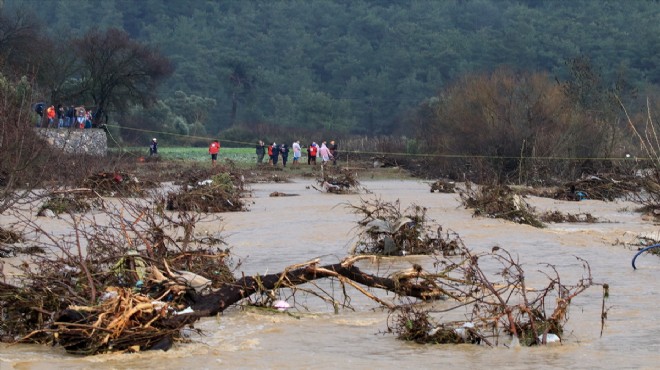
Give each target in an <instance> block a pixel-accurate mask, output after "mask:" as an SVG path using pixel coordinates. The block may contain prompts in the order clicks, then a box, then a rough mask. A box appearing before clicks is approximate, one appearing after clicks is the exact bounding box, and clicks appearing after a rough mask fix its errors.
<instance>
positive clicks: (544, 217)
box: [539, 211, 599, 224]
mask: <svg viewBox="0 0 660 370" xmlns="http://www.w3.org/2000/svg"><path fill="white" fill-rule="evenodd" d="M539 219H540V220H541V221H543V222H552V223H564V222H571V223H575V222H584V223H588V224H593V223H596V222H599V221H598V218H596V217H594V216H593V215H592V214H591V213H588V212H584V213H575V214H573V213H561V212H559V211H551V212H546V213H543V214H541V215H540V216H539Z"/></svg>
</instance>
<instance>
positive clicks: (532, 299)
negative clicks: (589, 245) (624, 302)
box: [388, 247, 609, 346]
mask: <svg viewBox="0 0 660 370" xmlns="http://www.w3.org/2000/svg"><path fill="white" fill-rule="evenodd" d="M462 248H463V250H462V253H460V258H457V259H455V258H452V257H449V258H444V259H439V260H438V261H437V262H436V263H437V265H438V266H442V272H441V273H440V275H441V276H442V277H441V278H439V279H436V280H435V282H436V283H437V289H439V290H440V291H442V292H443V293H444V294H446V296H447V297H448V298H450V299H452V300H454V301H455V304H454V305H455V306H454V308H461V309H464V308H465V306H466V302H468V303H467V305H468V308H469V310H468V311H469V312H471V314H470V315H468V317H467V320H466V321H464V322H444V323H437V322H436V320H438V318H435V317H433V316H432V313H433V311H430V310H429V309H424V308H420V307H415V306H412V305H408V306H404V307H403V308H401V309H398V310H396V311H393V312H392V314H391V315H390V318H389V319H388V328H389V331H390V332H392V333H394V334H396V335H397V337H398V338H399V339H402V340H409V341H415V342H418V343H474V344H485V345H488V346H497V345H499V344H500V343H502V344H505V345H508V344H509V343H520V345H523V346H533V345H544V344H548V343H551V342H555V341H561V337H562V336H563V334H564V325H565V323H566V322H567V321H568V308H569V306H570V304H571V302H572V300H573V299H575V297H576V296H578V295H580V294H581V293H583V292H584V291H585V290H586V289H588V288H589V287H591V286H593V285H602V286H603V302H602V309H601V316H600V318H601V332H602V328H603V326H604V323H605V319H606V318H607V309H608V308H607V307H606V305H605V300H606V299H607V298H608V296H609V288H608V286H607V284H596V283H595V282H594V281H593V279H592V276H591V269H590V267H589V264H588V263H587V262H586V261H584V260H582V259H580V258H577V259H578V262H579V263H580V264H581V265H582V268H583V276H582V277H581V278H579V279H578V280H577V282H576V283H574V284H572V285H570V284H567V283H566V282H565V281H564V280H562V279H560V277H559V273H558V271H557V268H556V267H555V266H553V265H546V267H545V269H544V271H539V273H540V274H541V275H540V276H545V278H546V281H547V282H546V284H544V285H542V286H538V287H533V288H532V287H530V286H528V285H526V282H527V278H528V273H526V271H524V270H523V268H522V266H521V264H520V263H519V262H518V259H517V257H514V256H512V255H511V254H510V253H509V252H507V251H506V250H504V249H502V248H500V247H493V248H492V250H491V251H490V252H484V253H479V254H473V253H472V252H471V251H469V250H468V249H467V248H464V247H462ZM491 262H492V263H491ZM493 265H495V266H499V268H498V269H496V271H486V270H484V269H482V266H493ZM454 308H452V307H449V308H446V309H444V310H443V312H446V311H451V310H452V309H454Z"/></svg>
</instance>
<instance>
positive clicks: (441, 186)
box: [431, 180, 456, 193]
mask: <svg viewBox="0 0 660 370" xmlns="http://www.w3.org/2000/svg"><path fill="white" fill-rule="evenodd" d="M436 191H437V192H438V193H455V192H456V183H455V182H453V181H447V180H438V181H436V182H434V183H433V184H431V193H433V192H436Z"/></svg>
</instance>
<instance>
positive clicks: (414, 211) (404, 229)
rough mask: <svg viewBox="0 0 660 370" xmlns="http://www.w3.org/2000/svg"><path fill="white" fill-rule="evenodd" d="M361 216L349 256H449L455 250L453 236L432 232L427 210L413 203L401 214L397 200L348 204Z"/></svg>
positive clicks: (454, 238)
mask: <svg viewBox="0 0 660 370" xmlns="http://www.w3.org/2000/svg"><path fill="white" fill-rule="evenodd" d="M349 207H350V208H351V210H352V212H353V213H355V214H357V215H359V216H360V217H362V219H361V220H359V221H358V227H359V232H358V240H357V242H356V243H355V246H354V248H353V251H352V253H354V254H376V255H386V256H391V255H411V254H443V255H450V254H453V253H454V252H455V251H456V250H457V249H458V247H459V244H460V239H459V238H458V236H457V235H455V234H453V233H451V234H450V232H448V231H447V232H444V233H443V231H442V226H438V227H437V229H436V231H435V232H433V230H432V229H431V227H430V226H429V225H428V220H427V217H426V211H427V209H426V208H425V207H421V206H418V205H416V204H412V205H410V206H409V207H408V208H407V209H405V210H404V211H401V206H400V203H399V201H398V200H397V201H396V202H393V203H390V202H385V201H382V200H380V199H376V200H362V203H361V204H360V205H352V204H351V205H349Z"/></svg>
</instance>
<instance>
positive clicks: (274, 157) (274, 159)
mask: <svg viewBox="0 0 660 370" xmlns="http://www.w3.org/2000/svg"><path fill="white" fill-rule="evenodd" d="M272 147H273V155H271V156H270V158H271V160H272V162H273V163H272V164H271V166H274V167H277V158H278V157H279V156H280V147H279V146H278V145H277V143H275V142H273V145H272Z"/></svg>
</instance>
